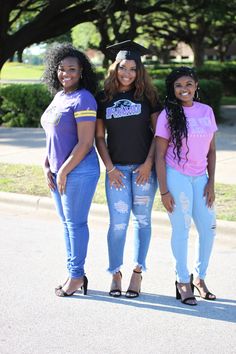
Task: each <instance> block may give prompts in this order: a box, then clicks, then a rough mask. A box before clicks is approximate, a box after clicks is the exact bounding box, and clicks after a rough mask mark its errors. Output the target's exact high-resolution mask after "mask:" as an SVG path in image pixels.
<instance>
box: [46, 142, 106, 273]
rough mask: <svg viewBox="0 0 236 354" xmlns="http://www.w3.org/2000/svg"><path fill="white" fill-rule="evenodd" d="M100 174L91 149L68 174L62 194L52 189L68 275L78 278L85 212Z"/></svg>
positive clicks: (82, 260)
mask: <svg viewBox="0 0 236 354" xmlns="http://www.w3.org/2000/svg"><path fill="white" fill-rule="evenodd" d="M99 175H100V170H99V162H98V158H97V154H96V152H95V149H94V148H93V149H92V151H91V152H90V153H88V155H87V156H85V158H84V159H83V160H82V161H81V162H80V163H79V164H78V165H77V166H76V167H75V168H74V169H73V170H72V171H71V172H70V173H69V174H68V175H67V181H66V190H65V193H64V194H62V195H60V194H59V192H58V190H57V189H56V190H54V191H52V192H51V193H52V196H53V198H54V201H55V204H56V209H57V213H58V215H59V217H60V219H61V221H62V223H63V227H64V239H65V245H66V253H67V269H68V273H69V277H70V278H80V277H82V276H83V275H84V274H85V271H84V264H85V258H86V255H87V248H88V240H89V230H88V213H89V209H90V206H91V203H92V199H93V195H94V192H95V189H96V185H97V182H98V179H99ZM55 182H56V174H55Z"/></svg>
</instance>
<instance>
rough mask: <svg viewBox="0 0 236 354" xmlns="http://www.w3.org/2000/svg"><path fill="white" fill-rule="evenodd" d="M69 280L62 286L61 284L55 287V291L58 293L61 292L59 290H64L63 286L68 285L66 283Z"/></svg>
mask: <svg viewBox="0 0 236 354" xmlns="http://www.w3.org/2000/svg"><path fill="white" fill-rule="evenodd" d="M68 280H69V278H67V279H66V281H65V282H64V283H63V284H62V285H61V284H59V285H57V286H56V287H55V291H57V290H59V289H62V288H63V286H64V285H66V283H67V282H68Z"/></svg>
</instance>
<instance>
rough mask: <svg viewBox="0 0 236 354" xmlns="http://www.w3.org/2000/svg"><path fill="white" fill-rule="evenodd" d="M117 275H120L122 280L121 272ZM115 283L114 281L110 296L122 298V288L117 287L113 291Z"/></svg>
mask: <svg viewBox="0 0 236 354" xmlns="http://www.w3.org/2000/svg"><path fill="white" fill-rule="evenodd" d="M117 273H119V274H120V278H121V279H122V273H121V271H119V272H117ZM113 282H115V281H114V280H113V279H112V283H111V290H110V291H109V295H110V296H113V297H120V296H121V288H120V289H119V288H118V287H116V288H114V289H112V285H113Z"/></svg>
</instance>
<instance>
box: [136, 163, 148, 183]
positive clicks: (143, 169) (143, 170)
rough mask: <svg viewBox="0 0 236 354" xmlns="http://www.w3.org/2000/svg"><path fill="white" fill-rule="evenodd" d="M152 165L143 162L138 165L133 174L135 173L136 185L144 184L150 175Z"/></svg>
mask: <svg viewBox="0 0 236 354" xmlns="http://www.w3.org/2000/svg"><path fill="white" fill-rule="evenodd" d="M151 169H152V164H151V163H149V162H144V163H143V164H142V165H140V166H139V167H138V168H136V170H134V172H133V173H137V174H138V175H137V178H136V183H137V184H138V185H139V184H145V183H147V181H148V180H149V177H150V174H151Z"/></svg>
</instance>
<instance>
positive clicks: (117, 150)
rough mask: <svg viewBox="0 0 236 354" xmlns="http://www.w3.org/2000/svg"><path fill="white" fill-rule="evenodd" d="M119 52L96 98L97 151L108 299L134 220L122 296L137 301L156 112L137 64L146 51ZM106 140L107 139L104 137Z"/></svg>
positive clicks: (131, 46) (122, 46)
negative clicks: (105, 211) (130, 264)
mask: <svg viewBox="0 0 236 354" xmlns="http://www.w3.org/2000/svg"><path fill="white" fill-rule="evenodd" d="M109 49H110V50H114V51H116V52H117V51H118V54H117V56H116V59H115V62H114V63H113V64H112V65H111V66H110V68H109V72H108V77H107V79H106V80H105V83H104V91H102V92H101V93H100V94H99V95H98V97H97V101H98V117H97V118H98V119H97V126H96V145H97V149H98V151H99V154H100V156H101V158H102V160H103V162H104V164H105V166H106V196H107V202H108V207H109V213H110V226H109V231H108V253H109V268H108V271H109V272H110V273H111V274H112V283H111V289H110V292H109V294H110V295H111V296H114V297H118V296H121V290H122V288H121V277H122V275H121V272H120V268H121V266H122V264H123V253H124V245H125V240H126V231H127V227H128V223H129V218H130V212H131V210H132V214H133V225H134V237H135V252H134V253H135V254H134V262H135V264H134V269H133V273H132V276H131V280H130V284H129V287H128V290H127V291H126V294H125V296H126V297H128V298H134V297H137V296H139V293H140V288H141V280H142V275H141V273H142V270H146V262H145V261H146V255H147V252H148V248H149V243H150V238H151V210H152V205H153V201H154V197H155V193H156V189H157V179H156V174H155V169H154V168H153V163H154V140H153V132H154V131H155V125H156V120H157V117H158V112H160V110H161V107H160V104H159V101H158V98H157V92H156V90H155V88H154V86H153V85H152V84H151V81H150V78H149V76H148V74H147V72H146V70H145V68H144V65H143V64H142V62H141V58H140V56H141V55H142V54H146V52H145V53H144V51H145V50H146V49H145V48H143V47H141V46H139V45H138V44H136V43H134V42H131V41H126V42H123V43H119V44H118V45H115V46H112V47H110V48H109ZM106 134H107V135H106Z"/></svg>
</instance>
